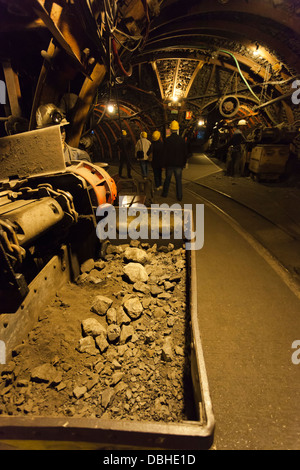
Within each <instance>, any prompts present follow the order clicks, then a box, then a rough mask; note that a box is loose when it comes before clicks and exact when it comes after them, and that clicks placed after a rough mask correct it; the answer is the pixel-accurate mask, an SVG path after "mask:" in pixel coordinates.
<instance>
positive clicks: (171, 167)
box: [162, 121, 188, 201]
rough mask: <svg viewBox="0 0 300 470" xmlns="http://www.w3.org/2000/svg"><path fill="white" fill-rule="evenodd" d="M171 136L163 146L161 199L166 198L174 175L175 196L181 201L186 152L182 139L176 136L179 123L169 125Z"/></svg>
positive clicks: (174, 122)
mask: <svg viewBox="0 0 300 470" xmlns="http://www.w3.org/2000/svg"><path fill="white" fill-rule="evenodd" d="M170 130H171V135H170V136H169V137H168V138H167V139H166V141H165V145H164V158H163V167H164V168H166V179H165V182H164V187H163V192H162V197H167V196H168V192H169V187H170V183H171V179H172V175H173V173H174V175H175V181H176V196H177V200H178V201H182V170H183V168H184V167H185V166H186V163H187V158H188V152H187V146H186V143H185V141H184V139H183V138H182V137H181V136H180V135H179V134H178V133H179V123H178V122H177V121H173V122H172V123H171V125H170Z"/></svg>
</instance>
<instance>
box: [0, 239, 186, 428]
mask: <svg viewBox="0 0 300 470" xmlns="http://www.w3.org/2000/svg"><path fill="white" fill-rule="evenodd" d="M127 247H128V245H127ZM125 248H126V247H123V248H121V247H118V248H112V247H110V250H108V253H109V254H107V255H106V257H105V259H104V260H100V261H98V262H96V263H95V264H94V260H92V261H91V262H90V265H89V266H87V265H86V266H83V271H85V272H84V273H83V274H82V275H81V276H80V278H79V279H78V280H77V283H69V284H68V285H66V286H65V287H64V288H63V289H62V290H61V291H60V292H58V293H57V295H56V298H55V299H54V300H53V302H52V303H51V305H49V306H48V307H47V308H46V309H45V310H44V311H43V312H40V315H39V321H38V322H37V324H36V325H35V327H34V328H33V329H32V331H31V332H30V334H29V335H28V338H26V339H25V340H24V341H23V343H22V344H20V345H19V346H18V347H16V348H15V351H14V353H13V355H14V357H13V360H12V361H11V362H10V363H9V364H8V365H7V366H6V368H5V370H4V371H3V372H2V377H1V381H0V414H4V415H5V414H9V415H22V416H24V415H30V416H75V417H113V418H117V419H135V420H154V421H176V422H179V421H182V420H184V419H187V418H188V419H191V418H192V413H193V410H192V409H191V408H192V407H191V403H192V401H193V400H192V397H191V396H190V394H191V387H190V383H189V362H188V346H187V345H188V336H187V335H186V331H185V330H186V322H187V320H188V318H187V312H186V271H185V252H184V250H183V249H179V250H175V249H173V247H172V246H171V245H169V247H168V249H167V247H164V250H165V252H163V251H159V250H156V249H155V247H154V249H153V248H151V249H150V248H149V247H148V246H147V245H145V246H144V247H143V248H142V249H141V251H140V253H141V252H143V253H146V256H147V261H146V262H143V269H145V270H146V272H147V274H148V280H147V281H146V282H142V281H139V282H137V283H133V282H130V281H129V278H128V277H127V276H126V275H125V274H124V268H125V266H126V265H128V264H129V261H130V260H128V259H126V258H125V257H124V249H125ZM135 264H140V263H136V261H135ZM140 265H141V264H140ZM99 294H100V295H101V296H105V297H107V298H108V299H110V300H111V305H110V307H109V309H108V311H107V312H106V313H104V314H103V312H102V313H101V314H100V315H99V314H97V313H95V311H91V308H92V305H93V303H94V301H95V297H96V296H97V295H99ZM128 299H134V305H135V306H136V305H138V306H142V308H141V310H142V311H141V312H140V311H139V310H138V311H137V312H135V313H132V312H131V316H129V314H128V311H127V310H126V307H125V306H126V305H127V304H126V301H128ZM129 311H130V310H129ZM135 317H136V318H135ZM86 319H93V321H94V323H95V321H96V322H98V323H96V325H97V324H98V325H99V323H100V324H101V325H102V327H104V328H105V330H106V332H107V333H106V334H105V335H104V336H105V337H104V336H103V337H101V338H102V339H101V341H102V340H103V341H104V343H103V341H102V342H100V341H99V339H100V335H99V334H98V333H91V332H88V333H87V331H86V330H85V329H84V328H83V323H82V322H83V321H84V320H86ZM108 331H110V333H111V332H113V335H110V336H109V334H108ZM114 333H116V334H115V336H114ZM101 334H102V333H101ZM118 335H119V336H118ZM86 341H88V346H87V345H86ZM100 343H101V346H100V349H101V348H102V351H101V350H100V349H99V347H98V346H97V345H100ZM105 343H106V344H105ZM103 344H104V346H103ZM84 345H85V346H84ZM80 351H86V352H80Z"/></svg>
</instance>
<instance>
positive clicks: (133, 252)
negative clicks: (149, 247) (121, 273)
mask: <svg viewBox="0 0 300 470" xmlns="http://www.w3.org/2000/svg"><path fill="white" fill-rule="evenodd" d="M124 259H126V260H127V261H133V262H134V263H140V264H146V263H147V261H148V260H149V256H148V255H147V253H146V252H145V251H144V250H141V249H139V248H131V247H129V248H126V250H125V253H124Z"/></svg>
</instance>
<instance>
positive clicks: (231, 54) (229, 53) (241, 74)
mask: <svg viewBox="0 0 300 470" xmlns="http://www.w3.org/2000/svg"><path fill="white" fill-rule="evenodd" d="M219 52H223V53H224V54H228V55H230V57H232V58H233V59H234V61H235V64H236V66H237V69H238V71H239V74H240V76H241V77H242V80H243V81H244V83H245V84H246V86H247V88H248V90H249V91H250V93H251V94H252V95H253V96H254V98H255V99H256V100H257V101H258V102H259V103H260V99H259V97H258V96H257V95H256V94H255V93H254V91H253V90H252V88H251V87H250V85H249V83H248V82H247V80H246V78H245V77H244V75H243V72H242V70H241V67H240V64H239V62H238V60H237V58H236V57H235V55H234V54H233V53H232V52H229V51H225V50H223V49H219Z"/></svg>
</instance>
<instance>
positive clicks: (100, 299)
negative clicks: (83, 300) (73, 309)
mask: <svg viewBox="0 0 300 470" xmlns="http://www.w3.org/2000/svg"><path fill="white" fill-rule="evenodd" d="M112 303H113V301H112V300H111V299H109V298H108V297H105V296H104V295H97V296H96V297H95V299H94V302H93V304H92V307H91V311H92V312H95V313H97V315H105V314H106V312H107V310H108V309H109V308H110V307H111V306H112Z"/></svg>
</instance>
